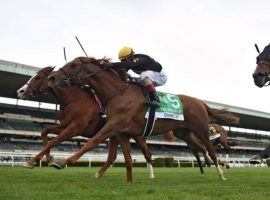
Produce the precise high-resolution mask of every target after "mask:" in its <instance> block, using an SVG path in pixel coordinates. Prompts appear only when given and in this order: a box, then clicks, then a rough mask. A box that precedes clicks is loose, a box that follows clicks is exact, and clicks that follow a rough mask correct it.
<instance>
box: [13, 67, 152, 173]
mask: <svg viewBox="0 0 270 200" xmlns="http://www.w3.org/2000/svg"><path fill="white" fill-rule="evenodd" d="M52 71H53V68H52V67H45V68H43V69H41V70H40V71H38V72H37V74H36V75H34V76H33V77H32V78H31V79H30V80H29V81H28V82H27V83H26V84H25V85H24V86H23V87H21V88H20V89H19V90H18V91H17V93H18V96H19V98H24V99H26V98H27V97H29V96H32V97H36V96H37V95H42V94H45V93H51V94H53V95H54V97H55V98H56V99H57V101H58V103H59V104H60V124H59V125H53V126H51V127H48V128H44V129H43V131H42V132H41V137H42V141H43V147H44V148H43V149H42V151H41V152H40V153H39V154H38V155H36V156H35V157H34V158H32V159H30V160H29V161H28V162H27V163H26V165H25V167H27V168H34V166H35V164H36V163H37V162H38V161H40V160H41V159H42V157H43V156H44V155H46V158H47V162H48V163H51V162H52V161H53V157H52V156H51V155H50V149H51V148H52V147H54V146H56V145H58V144H60V143H61V142H62V141H64V140H67V139H71V138H72V137H75V136H85V137H89V138H90V137H92V136H93V135H94V134H95V133H96V132H97V131H98V129H100V128H101V127H100V126H103V124H100V123H101V121H100V120H101V109H100V106H99V104H98V103H97V101H96V98H95V96H94V94H93V93H92V92H91V91H90V90H87V92H86V91H85V90H83V89H81V88H79V87H70V88H67V89H61V88H54V89H51V88H49V87H48V79H47V78H48V76H49V75H50V74H51V72H52ZM49 133H53V134H55V135H57V137H55V138H53V139H52V140H50V141H49V142H48V137H47V135H48V134H49ZM133 138H134V140H135V141H136V143H137V144H138V145H139V146H140V148H141V150H142V152H143V154H144V156H145V159H146V160H147V166H148V169H149V177H150V178H154V173H153V168H152V160H151V153H150V151H149V149H148V147H147V144H146V140H145V138H142V137H133ZM119 143H120V144H121V146H122V150H123V154H124V156H125V159H127V158H128V159H129V157H128V156H129V155H130V153H129V152H130V143H129V138H128V137H126V136H125V135H124V136H121V135H116V136H113V137H111V138H110V139H109V155H108V159H107V161H106V162H105V163H104V165H103V166H102V168H101V169H100V170H99V172H97V173H96V175H95V177H96V178H98V177H100V176H102V175H103V174H104V172H105V171H106V170H107V169H108V167H109V166H110V165H111V164H112V163H113V162H114V161H115V159H116V155H117V147H118V144H119ZM127 164H128V163H127ZM126 167H127V172H128V173H127V176H130V175H129V174H130V171H131V170H130V168H131V166H126Z"/></svg>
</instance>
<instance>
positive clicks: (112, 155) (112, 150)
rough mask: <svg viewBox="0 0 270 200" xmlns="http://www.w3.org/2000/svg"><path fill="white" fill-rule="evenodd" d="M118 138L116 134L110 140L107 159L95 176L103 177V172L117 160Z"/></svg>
mask: <svg viewBox="0 0 270 200" xmlns="http://www.w3.org/2000/svg"><path fill="white" fill-rule="evenodd" d="M118 144H119V142H118V140H117V139H116V137H115V136H113V137H111V138H110V140H109V144H108V145H109V153H108V158H107V161H106V162H105V163H104V164H103V166H102V167H101V169H100V170H99V171H98V172H97V173H96V174H95V175H94V178H99V177H102V176H103V174H104V173H105V172H106V171H107V169H108V168H109V167H110V165H111V164H113V162H114V161H115V160H116V157H117V147H118Z"/></svg>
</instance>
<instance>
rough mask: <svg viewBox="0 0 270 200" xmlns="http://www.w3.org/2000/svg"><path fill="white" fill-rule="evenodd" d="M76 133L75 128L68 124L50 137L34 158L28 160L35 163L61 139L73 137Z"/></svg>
mask: <svg viewBox="0 0 270 200" xmlns="http://www.w3.org/2000/svg"><path fill="white" fill-rule="evenodd" d="M76 135H77V132H76V131H75V128H74V127H73V126H68V127H67V128H65V129H64V130H63V131H62V132H61V133H60V134H59V135H58V136H56V137H55V138H53V139H51V140H50V141H49V142H48V143H47V145H46V146H45V148H43V149H42V151H41V152H40V153H39V154H38V155H36V156H35V157H34V158H32V159H31V160H30V161H31V162H33V163H37V162H39V161H40V160H41V159H42V157H43V156H44V155H45V154H46V153H47V152H48V151H49V150H50V149H51V148H52V147H54V146H55V145H57V144H59V143H61V142H62V141H64V140H66V139H68V138H71V137H74V136H76Z"/></svg>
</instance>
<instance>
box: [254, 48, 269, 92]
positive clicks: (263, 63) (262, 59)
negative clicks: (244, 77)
mask: <svg viewBox="0 0 270 200" xmlns="http://www.w3.org/2000/svg"><path fill="white" fill-rule="evenodd" d="M257 51H258V52H259V50H258V48H257ZM256 64H257V67H256V69H255V71H254V73H253V79H254V83H255V85H256V86H258V87H260V88H261V87H263V86H266V85H269V84H267V83H268V82H269V81H270V44H269V45H267V46H266V47H265V48H264V50H263V51H262V52H261V53H259V55H258V56H257V62H256Z"/></svg>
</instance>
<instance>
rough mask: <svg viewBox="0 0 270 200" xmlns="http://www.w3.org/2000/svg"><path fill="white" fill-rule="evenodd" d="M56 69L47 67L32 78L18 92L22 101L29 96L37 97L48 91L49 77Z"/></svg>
mask: <svg viewBox="0 0 270 200" xmlns="http://www.w3.org/2000/svg"><path fill="white" fill-rule="evenodd" d="M53 69H54V67H51V66H50V67H45V68H43V69H41V70H39V71H38V72H37V73H36V74H35V75H34V76H32V77H31V78H30V79H29V80H28V81H27V83H26V84H24V85H23V86H22V87H21V88H20V89H18V90H17V94H18V97H19V98H20V99H26V98H28V97H29V96H32V97H36V96H38V95H42V94H44V93H46V92H47V91H48V89H49V88H48V79H47V78H48V76H49V75H50V74H51V72H52V71H53Z"/></svg>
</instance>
